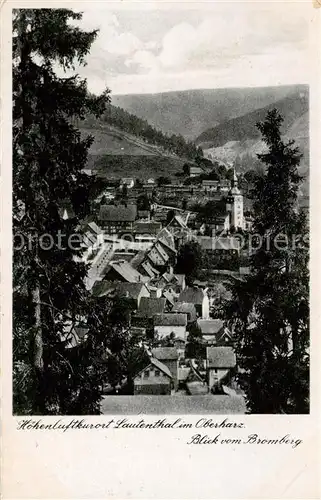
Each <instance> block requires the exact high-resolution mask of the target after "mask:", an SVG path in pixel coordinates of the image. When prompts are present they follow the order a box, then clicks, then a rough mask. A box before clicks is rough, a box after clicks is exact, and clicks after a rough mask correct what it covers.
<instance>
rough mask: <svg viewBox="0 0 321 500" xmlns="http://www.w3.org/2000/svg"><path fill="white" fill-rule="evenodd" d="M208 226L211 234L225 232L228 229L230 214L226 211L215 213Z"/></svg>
mask: <svg viewBox="0 0 321 500" xmlns="http://www.w3.org/2000/svg"><path fill="white" fill-rule="evenodd" d="M208 228H209V230H210V231H211V234H212V236H215V235H216V234H217V233H221V232H225V231H229V230H230V214H229V213H228V212H226V213H224V214H221V215H217V216H216V217H215V219H214V220H213V221H212V222H211V223H210V224H208Z"/></svg>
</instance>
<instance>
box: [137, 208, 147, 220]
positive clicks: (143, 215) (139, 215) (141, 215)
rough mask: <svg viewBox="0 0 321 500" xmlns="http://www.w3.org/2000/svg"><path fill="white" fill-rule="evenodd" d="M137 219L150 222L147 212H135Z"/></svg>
mask: <svg viewBox="0 0 321 500" xmlns="http://www.w3.org/2000/svg"><path fill="white" fill-rule="evenodd" d="M137 217H138V218H139V219H144V220H150V211H149V210H137Z"/></svg>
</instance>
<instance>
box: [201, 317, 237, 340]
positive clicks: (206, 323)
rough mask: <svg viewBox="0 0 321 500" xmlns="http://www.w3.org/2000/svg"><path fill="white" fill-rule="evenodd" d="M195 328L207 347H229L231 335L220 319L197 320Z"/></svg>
mask: <svg viewBox="0 0 321 500" xmlns="http://www.w3.org/2000/svg"><path fill="white" fill-rule="evenodd" d="M197 326H198V327H199V328H200V330H201V332H202V336H203V339H204V340H205V341H206V343H207V344H208V345H218V346H224V345H231V344H232V342H233V340H232V335H231V333H230V331H229V330H228V328H226V327H225V326H224V322H223V321H222V320H221V319H198V320H197Z"/></svg>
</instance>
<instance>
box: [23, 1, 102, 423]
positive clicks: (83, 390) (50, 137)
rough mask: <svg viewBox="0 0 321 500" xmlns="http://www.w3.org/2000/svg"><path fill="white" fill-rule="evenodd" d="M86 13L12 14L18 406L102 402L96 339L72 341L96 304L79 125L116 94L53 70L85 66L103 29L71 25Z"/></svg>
mask: <svg viewBox="0 0 321 500" xmlns="http://www.w3.org/2000/svg"><path fill="white" fill-rule="evenodd" d="M81 17H82V16H81V14H78V13H75V12H73V11H71V10H67V9H32V10H31V9H21V10H16V11H14V14H13V231H14V234H15V236H16V239H17V238H18V239H19V241H20V243H19V245H18V244H17V241H16V247H15V251H14V269H13V271H14V275H13V289H14V296H13V352H14V354H13V355H14V360H13V361H14V388H13V393H14V402H13V403H14V411H15V413H34V414H50V413H60V414H68V413H75V412H82V413H95V412H97V411H98V408H99V404H98V403H99V392H98V378H97V373H96V372H95V370H94V369H93V360H94V359H95V357H96V356H97V352H95V350H94V345H93V343H90V342H85V343H84V345H83V346H82V347H79V348H68V346H67V344H68V341H67V339H66V328H67V325H68V328H69V327H70V329H72V327H73V326H77V325H78V326H79V325H80V326H81V325H82V322H83V321H84V319H85V318H86V312H87V307H88V294H87V292H86V289H85V286H84V277H85V275H86V268H85V266H84V265H83V264H82V263H80V262H79V261H78V262H77V260H76V259H75V257H77V255H78V251H77V250H76V249H75V245H74V244H72V243H71V241H73V240H70V239H69V237H71V236H72V234H73V233H75V232H76V230H75V228H76V225H77V224H78V222H79V220H80V219H81V218H83V217H84V216H85V214H86V212H87V210H88V200H87V199H86V197H87V195H88V193H89V185H88V182H89V178H88V176H86V175H84V174H82V169H83V168H84V167H85V166H86V163H87V152H88V149H89V147H90V145H91V143H92V140H93V138H92V137H86V138H82V137H81V135H80V132H79V130H78V129H77V128H76V127H75V125H74V123H75V120H76V119H77V120H81V119H83V118H84V117H85V116H86V115H87V113H89V112H90V113H93V114H94V115H95V116H97V117H98V116H100V114H101V113H102V112H103V111H104V108H105V104H106V102H107V101H108V99H109V97H108V91H106V92H104V93H103V94H102V95H101V96H100V97H95V96H91V95H89V93H88V91H87V86H86V81H83V80H81V79H80V78H79V77H78V76H77V75H76V76H72V77H58V76H57V73H56V72H55V67H56V65H60V66H61V67H62V68H63V69H65V70H67V69H74V65H75V64H76V63H80V64H84V63H85V57H86V55H87V54H88V52H89V50H90V47H91V44H92V42H93V41H94V40H95V38H96V35H97V32H96V31H92V32H83V31H82V30H80V29H79V28H78V27H76V26H75V25H74V24H72V23H71V22H72V21H77V20H80V19H81ZM66 205H67V206H68V207H69V208H68V211H69V213H70V214H72V215H71V216H70V217H69V218H67V219H66V218H65V217H62V212H63V210H64V207H65V206H66ZM59 234H60V235H65V237H64V239H60V242H59ZM44 235H47V236H45V237H44ZM48 235H49V236H48ZM68 239H69V244H68ZM73 239H75V238H73ZM21 242H22V243H23V242H24V244H21ZM78 246H79V241H78Z"/></svg>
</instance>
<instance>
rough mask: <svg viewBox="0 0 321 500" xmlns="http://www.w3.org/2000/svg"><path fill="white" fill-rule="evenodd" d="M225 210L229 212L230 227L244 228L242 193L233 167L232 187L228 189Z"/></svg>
mask: <svg viewBox="0 0 321 500" xmlns="http://www.w3.org/2000/svg"><path fill="white" fill-rule="evenodd" d="M226 210H227V212H229V214H230V227H231V226H233V227H234V228H235V229H237V228H240V229H244V215H243V195H242V193H241V191H240V190H239V187H238V180H237V176H236V172H235V169H234V175H233V181H232V188H231V189H230V191H229V193H228V196H227V200H226Z"/></svg>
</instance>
